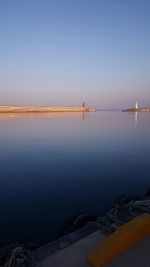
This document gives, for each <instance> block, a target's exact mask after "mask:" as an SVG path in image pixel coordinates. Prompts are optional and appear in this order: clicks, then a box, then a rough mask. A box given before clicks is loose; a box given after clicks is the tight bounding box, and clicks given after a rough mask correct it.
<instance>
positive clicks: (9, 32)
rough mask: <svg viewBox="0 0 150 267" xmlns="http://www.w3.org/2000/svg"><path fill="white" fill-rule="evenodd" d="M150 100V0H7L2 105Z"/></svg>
mask: <svg viewBox="0 0 150 267" xmlns="http://www.w3.org/2000/svg"><path fill="white" fill-rule="evenodd" d="M83 100H84V101H85V102H86V103H87V104H89V105H92V106H95V107H99V108H120V107H121V108H123V107H128V106H131V105H133V103H134V102H135V101H136V100H138V101H139V102H140V104H141V105H144V106H145V105H150V1H149V0H1V1H0V104H37V105H38V104H42V105H78V104H80V103H81V102H82V101H83Z"/></svg>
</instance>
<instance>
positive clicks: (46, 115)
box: [0, 112, 89, 120]
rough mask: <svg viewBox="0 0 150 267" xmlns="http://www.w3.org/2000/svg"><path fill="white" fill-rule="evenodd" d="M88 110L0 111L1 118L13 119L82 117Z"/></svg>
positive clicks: (85, 115) (83, 117)
mask: <svg viewBox="0 0 150 267" xmlns="http://www.w3.org/2000/svg"><path fill="white" fill-rule="evenodd" d="M88 114H89V113H88V112H47V113H46V112H43V113H42V112H33V113H32V112H29V113H19V112H18V113H15V112H14V113H0V120H11V119H19V118H26V119H30V118H32V119H33V118H74V117H77V118H82V119H83V120H84V119H85V118H86V117H88Z"/></svg>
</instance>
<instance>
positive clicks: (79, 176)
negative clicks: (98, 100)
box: [0, 112, 150, 245]
mask: <svg viewBox="0 0 150 267" xmlns="http://www.w3.org/2000/svg"><path fill="white" fill-rule="evenodd" d="M137 116H138V117H137ZM137 122H138V123H137ZM135 124H136V127H135ZM149 134H150V113H147V114H144V113H139V114H135V113H127V112H126V113H125V112H95V113H84V114H82V113H71V114H70V113H55V114H54V113H52V114H28V116H27V115H26V114H17V115H16V114H11V115H10V114H9V115H8V114H7V115H6V114H3V115H2V114H1V115H0V148H1V149H0V167H1V168H0V177H1V179H0V189H1V194H0V210H1V220H0V236H1V241H0V242H1V244H2V245H3V244H7V243H9V242H14V241H17V240H20V241H30V242H43V243H44V242H48V241H50V240H52V239H54V238H56V237H57V236H58V234H59V232H60V231H61V230H62V228H63V226H64V225H65V224H66V223H67V222H68V221H69V220H70V219H71V218H72V217H74V216H76V215H77V214H79V213H82V212H91V213H96V214H100V215H103V214H104V213H105V212H106V211H107V210H108V208H109V207H110V206H111V204H112V202H113V201H114V200H115V199H116V198H117V197H118V196H119V195H120V194H122V193H126V192H129V193H131V194H135V195H138V194H144V193H145V191H146V190H147V188H148V187H149V186H150V182H149V172H150V142H149ZM104 203H105V205H104Z"/></svg>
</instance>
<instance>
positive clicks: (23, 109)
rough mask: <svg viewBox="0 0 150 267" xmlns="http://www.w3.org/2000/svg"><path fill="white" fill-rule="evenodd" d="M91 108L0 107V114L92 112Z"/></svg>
mask: <svg viewBox="0 0 150 267" xmlns="http://www.w3.org/2000/svg"><path fill="white" fill-rule="evenodd" d="M94 111H96V110H95V109H94V108H91V107H63V106H62V107H61V106H60V107H49V106H0V113H48V112H94Z"/></svg>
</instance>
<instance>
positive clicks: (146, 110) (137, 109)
mask: <svg viewBox="0 0 150 267" xmlns="http://www.w3.org/2000/svg"><path fill="white" fill-rule="evenodd" d="M122 111H123V112H150V108H129V109H125V110H122Z"/></svg>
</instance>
